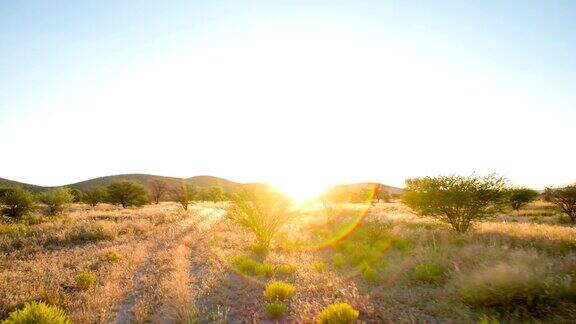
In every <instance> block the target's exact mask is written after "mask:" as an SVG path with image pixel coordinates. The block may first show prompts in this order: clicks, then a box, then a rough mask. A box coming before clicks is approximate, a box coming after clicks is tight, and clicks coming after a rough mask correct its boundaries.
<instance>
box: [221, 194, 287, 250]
mask: <svg viewBox="0 0 576 324" xmlns="http://www.w3.org/2000/svg"><path fill="white" fill-rule="evenodd" d="M232 200H233V202H234V204H233V205H232V206H231V207H230V209H229V211H228V214H227V215H228V218H229V219H231V220H233V221H235V222H236V223H238V224H239V225H240V226H242V227H244V228H245V229H247V230H249V231H250V232H252V233H253V234H254V236H255V237H256V239H257V241H258V246H260V247H262V248H263V249H268V248H269V247H270V244H271V242H272V240H273V239H274V237H275V236H276V234H277V233H278V232H279V231H280V229H281V228H282V227H283V226H284V224H286V222H287V221H288V220H289V219H290V214H289V212H288V209H287V207H288V201H287V200H286V199H283V197H281V196H280V195H279V194H277V193H274V192H271V191H269V190H253V191H244V192H242V193H239V194H236V195H233V196H232Z"/></svg>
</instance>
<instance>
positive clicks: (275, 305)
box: [266, 301, 286, 318]
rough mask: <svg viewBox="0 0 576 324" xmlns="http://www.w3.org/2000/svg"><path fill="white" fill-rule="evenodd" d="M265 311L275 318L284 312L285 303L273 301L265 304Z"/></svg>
mask: <svg viewBox="0 0 576 324" xmlns="http://www.w3.org/2000/svg"><path fill="white" fill-rule="evenodd" d="M266 313H267V314H268V315H269V316H270V317H272V318H277V317H280V316H282V315H284V313H286V305H284V304H283V303H282V302H280V301H273V302H270V303H268V304H266Z"/></svg>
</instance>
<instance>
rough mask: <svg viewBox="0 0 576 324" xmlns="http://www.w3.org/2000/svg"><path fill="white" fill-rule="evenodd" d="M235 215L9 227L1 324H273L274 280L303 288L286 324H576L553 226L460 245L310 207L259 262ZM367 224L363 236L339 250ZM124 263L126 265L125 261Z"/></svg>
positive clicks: (396, 224) (78, 218)
mask: <svg viewBox="0 0 576 324" xmlns="http://www.w3.org/2000/svg"><path fill="white" fill-rule="evenodd" d="M226 206H227V203H201V204H195V205H192V206H191V207H190V210H189V211H188V212H183V211H182V210H181V208H180V207H179V205H177V204H173V203H162V204H160V205H154V206H145V207H143V208H138V209H127V210H123V209H118V208H116V207H113V206H108V205H99V206H98V207H96V208H94V209H91V208H87V207H85V206H81V205H75V206H73V207H72V209H71V211H70V212H69V213H68V214H67V215H66V216H64V217H58V218H55V219H44V218H41V219H40V221H34V222H32V223H33V224H32V225H30V224H28V223H25V222H22V223H16V224H0V253H1V254H0V319H2V318H5V317H6V316H7V315H8V314H9V313H10V312H11V311H13V310H15V309H18V308H21V307H22V306H23V305H24V304H25V303H26V302H30V301H34V300H41V301H45V302H47V303H48V304H52V305H56V306H59V307H61V308H62V309H64V310H65V311H66V313H67V314H68V315H69V316H70V317H71V319H72V320H73V321H74V322H78V323H93V322H101V323H104V322H114V321H118V322H130V323H132V322H175V323H189V322H195V321H200V322H227V321H228V322H262V321H267V320H270V316H272V315H273V314H272V313H273V312H272V313H269V312H268V311H267V310H268V309H269V308H270V307H269V302H268V301H267V300H266V298H264V297H263V296H264V291H265V288H266V286H267V285H268V284H269V283H270V282H272V281H285V282H286V283H288V284H290V285H293V286H294V287H295V292H294V294H293V296H292V297H291V298H290V299H288V300H286V301H285V302H284V305H285V313H284V315H282V317H281V318H280V319H281V320H282V321H286V322H301V323H308V322H313V321H315V320H316V319H317V318H318V316H319V314H320V312H321V311H322V310H323V309H325V308H326V307H328V306H329V305H332V304H337V303H347V304H349V305H351V307H353V308H354V309H356V310H358V312H359V317H358V319H359V320H362V321H366V322H398V321H400V322H402V321H406V322H470V323H473V322H477V321H478V320H480V319H482V318H491V319H499V320H501V321H504V322H524V321H556V322H566V321H568V320H569V319H571V318H573V317H574V315H575V314H576V307H575V300H576V299H575V298H576V284H574V283H576V270H574V269H576V229H575V228H574V227H571V226H566V225H564V224H558V223H557V222H556V220H555V217H553V216H551V217H549V218H550V220H549V221H547V222H535V221H531V220H530V219H528V218H527V217H525V216H515V215H513V214H510V215H501V216H499V217H496V218H494V219H491V220H487V221H484V222H481V223H478V224H476V226H475V227H474V228H473V229H472V231H471V232H469V233H466V234H457V233H454V232H453V231H452V230H451V229H450V228H449V227H448V226H446V225H445V224H442V223H439V222H438V221H436V220H433V219H431V218H423V217H419V216H416V215H414V214H413V213H411V211H410V210H409V209H408V208H406V207H405V206H403V205H401V204H399V203H383V204H378V205H376V206H372V207H371V206H368V205H365V204H344V205H338V206H333V208H334V210H332V211H328V212H325V211H324V209H323V206H322V205H316V206H308V207H306V209H305V210H304V209H303V210H300V211H297V212H299V213H300V215H301V217H297V218H295V219H294V221H293V223H290V224H288V226H286V228H285V229H284V232H283V233H281V235H279V237H280V239H279V240H278V241H276V242H275V246H274V247H273V248H272V249H271V250H270V251H268V252H267V253H265V254H255V253H254V252H253V250H252V247H253V246H254V244H255V242H254V240H253V238H252V236H250V235H247V233H246V232H245V231H244V230H243V229H241V228H239V227H238V226H237V225H235V224H233V223H231V222H230V221H229V220H227V219H226V218H225V217H222V216H223V214H224V212H223V210H224V209H225V208H226ZM529 208H533V209H536V208H548V207H547V205H545V204H543V203H541V202H537V203H535V204H534V205H533V206H529ZM364 211H366V213H365V214H362V215H365V217H364V218H362V219H361V222H360V223H359V225H358V226H357V227H355V228H354V231H353V232H352V233H347V234H348V235H343V236H342V237H341V238H340V239H339V240H337V241H334V242H332V241H330V237H331V236H332V235H336V234H338V233H340V232H341V230H342V229H348V228H352V227H349V226H348V225H349V223H350V222H353V221H355V220H357V217H356V216H357V215H358V213H360V212H364ZM522 217H524V218H526V219H523V220H522V221H519V222H511V221H510V220H511V219H513V218H522ZM540 217H548V216H540ZM326 241H328V242H330V244H327V245H324V244H322V243H323V242H326ZM294 242H297V243H298V244H295V243H294ZM111 253H114V254H117V255H121V258H119V259H118V258H114V260H115V261H114V262H111V261H110V255H111ZM238 256H247V257H249V258H250V259H252V260H254V262H255V264H259V265H270V266H269V267H267V268H271V269H272V270H273V271H268V270H267V269H262V271H260V272H258V271H253V272H242V271H238V269H236V268H235V267H234V264H233V263H232V262H231V261H230V260H233V259H234V258H235V257H238ZM335 256H336V257H335ZM335 258H336V259H338V260H339V261H338V262H337V263H338V264H337V265H336V264H334V263H333V260H334V259H335ZM431 265H432V266H431ZM84 270H86V271H90V272H91V273H93V274H94V275H95V276H96V278H97V282H96V284H95V285H94V286H90V287H89V288H88V289H86V290H82V289H78V287H77V286H76V284H75V281H74V277H75V276H76V275H77V274H78V273H80V272H81V271H84ZM264 270H266V271H265V273H264Z"/></svg>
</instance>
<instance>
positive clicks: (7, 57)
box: [0, 1, 576, 192]
mask: <svg viewBox="0 0 576 324" xmlns="http://www.w3.org/2000/svg"><path fill="white" fill-rule="evenodd" d="M0 17H1V19H0V42H1V43H2V44H3V46H2V47H1V48H0V89H2V91H1V92H0V138H2V144H3V148H2V152H3V158H2V159H0V170H1V173H0V177H2V178H7V179H12V180H17V181H22V182H27V183H33V184H38V185H63V184H67V183H72V182H77V181H82V180H86V179H90V178H94V177H100V176H106V175H112V174H121V173H151V174H158V175H167V176H175V177H191V176H195V175H201V174H208V175H213V176H218V177H223V178H227V179H230V180H234V181H239V182H268V183H271V184H273V185H276V186H278V187H279V188H280V189H285V190H287V191H295V190H298V191H302V190H308V191H310V192H313V191H317V190H320V189H322V188H323V187H325V186H327V185H331V184H335V183H342V182H365V181H378V182H382V183H385V184H389V185H394V186H402V185H403V181H404V179H405V178H408V177H414V176H423V175H436V174H446V173H457V174H470V173H472V172H474V171H476V172H479V173H489V172H497V173H500V174H502V175H504V176H506V177H507V178H508V179H510V180H511V181H512V182H513V183H515V184H518V185H527V186H531V187H535V188H542V187H544V186H554V185H562V184H567V183H570V182H573V181H575V180H576V174H575V171H574V167H573V166H574V165H575V164H576V154H574V152H573V149H571V147H573V137H574V134H573V133H574V122H576V91H575V89H574V85H575V84H576V73H575V72H576V55H575V54H576V34H575V33H574V32H573V31H574V30H576V6H575V5H574V4H572V3H570V2H567V1H547V2H535V1H529V2H525V1H509V2H506V3H501V2H498V1H468V2H466V3H461V2H454V1H440V2H434V3H428V4H427V5H423V4H422V3H419V5H418V6H417V5H415V2H406V1H403V2H397V1H396V2H394V1H337V2H334V1H313V2H300V1H298V2H270V1H242V2H238V1H234V2H232V1H210V2H208V1H200V2H194V3H192V2H188V1H168V2H162V3H160V2H155V1H138V2H136V1H125V2H122V3H119V2H116V1H99V2H82V3H80V2H65V1H61V2H51V3H47V2H43V1H30V2H25V3H24V2H11V3H6V4H3V6H2V7H1V8H0ZM304 188H305V189H304Z"/></svg>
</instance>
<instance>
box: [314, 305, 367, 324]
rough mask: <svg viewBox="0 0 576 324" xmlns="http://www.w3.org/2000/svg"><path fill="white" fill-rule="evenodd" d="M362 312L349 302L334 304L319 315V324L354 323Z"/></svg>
mask: <svg viewBox="0 0 576 324" xmlns="http://www.w3.org/2000/svg"><path fill="white" fill-rule="evenodd" d="M358 315H360V313H359V312H358V311H357V310H356V309H354V307H352V306H350V305H349V304H347V303H338V304H332V305H330V306H328V307H326V308H325V309H324V310H323V311H322V312H321V313H320V315H319V316H318V320H317V323H318V324H350V323H354V321H356V319H357V318H358Z"/></svg>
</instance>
